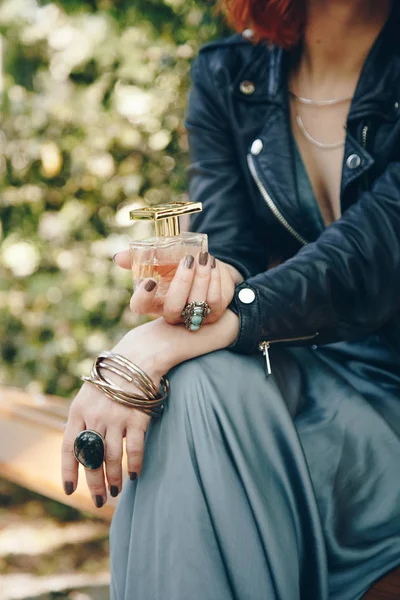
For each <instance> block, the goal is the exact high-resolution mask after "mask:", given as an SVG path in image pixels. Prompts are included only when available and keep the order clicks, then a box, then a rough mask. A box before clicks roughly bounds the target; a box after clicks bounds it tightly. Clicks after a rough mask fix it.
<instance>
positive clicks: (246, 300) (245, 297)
mask: <svg viewBox="0 0 400 600" xmlns="http://www.w3.org/2000/svg"><path fill="white" fill-rule="evenodd" d="M238 298H239V300H240V302H242V303H243V304H251V303H252V302H254V300H255V299H256V295H255V293H254V292H253V290H252V289H250V288H242V289H241V290H240V292H239V293H238Z"/></svg>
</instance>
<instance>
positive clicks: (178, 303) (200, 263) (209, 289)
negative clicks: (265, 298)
mask: <svg viewBox="0 0 400 600" xmlns="http://www.w3.org/2000/svg"><path fill="white" fill-rule="evenodd" d="M114 261H115V262H116V264H117V265H119V266H120V267H122V268H125V269H130V268H131V264H130V256H129V251H126V252H119V253H118V254H116V255H115V257H114ZM234 289H235V280H234V273H233V271H232V268H231V267H229V265H226V264H225V263H223V262H221V261H218V260H215V258H214V257H213V256H210V255H209V253H208V252H200V253H199V254H198V255H197V256H196V257H193V256H191V255H190V254H187V255H186V256H184V257H183V258H182V260H181V261H180V263H179V266H178V269H177V271H176V273H175V275H174V277H173V279H172V281H171V283H170V286H169V289H168V292H167V294H166V295H165V297H164V298H163V299H160V298H158V297H157V296H156V293H157V283H156V282H155V280H154V279H145V280H144V281H143V282H142V283H141V284H140V285H139V286H138V287H137V289H136V290H135V292H134V294H133V296H132V298H131V302H130V306H131V309H132V311H133V312H135V313H137V314H157V315H160V316H162V317H164V319H165V320H166V321H167V323H170V324H171V325H175V324H177V323H181V322H182V321H183V319H182V311H183V309H184V308H185V305H186V304H187V303H188V302H203V301H206V302H207V304H208V306H209V308H210V311H211V312H210V314H209V315H208V316H207V317H206V323H209V324H210V323H214V322H215V321H217V320H218V319H219V318H220V317H221V316H222V314H223V313H224V312H225V310H226V308H227V306H228V305H229V303H230V302H231V300H232V297H233V294H234Z"/></svg>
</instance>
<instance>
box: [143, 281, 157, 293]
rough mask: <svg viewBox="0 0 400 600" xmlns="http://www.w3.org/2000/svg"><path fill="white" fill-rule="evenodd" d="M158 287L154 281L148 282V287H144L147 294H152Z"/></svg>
mask: <svg viewBox="0 0 400 600" xmlns="http://www.w3.org/2000/svg"><path fill="white" fill-rule="evenodd" d="M156 285H157V281H154V279H149V280H148V281H146V285H145V286H144V289H145V290H146V292H151V291H152V290H154V288H155V287H156Z"/></svg>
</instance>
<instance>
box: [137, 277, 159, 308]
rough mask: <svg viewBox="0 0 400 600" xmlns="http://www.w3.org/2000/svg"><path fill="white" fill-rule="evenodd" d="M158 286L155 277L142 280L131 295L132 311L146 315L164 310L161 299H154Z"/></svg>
mask: <svg viewBox="0 0 400 600" xmlns="http://www.w3.org/2000/svg"><path fill="white" fill-rule="evenodd" d="M157 287H158V284H157V282H156V281H155V280H154V279H145V280H144V281H142V282H141V284H140V285H139V286H138V287H137V288H136V290H135V293H134V294H133V296H132V297H131V301H130V307H131V310H132V312H135V313H137V314H138V315H146V314H149V313H156V312H157V311H159V310H162V303H161V302H160V300H158V301H155V299H154V297H155V295H156V293H157Z"/></svg>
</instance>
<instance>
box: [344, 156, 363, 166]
mask: <svg viewBox="0 0 400 600" xmlns="http://www.w3.org/2000/svg"><path fill="white" fill-rule="evenodd" d="M346 165H347V168H348V169H358V167H359V166H360V165H361V158H360V157H359V156H358V154H350V156H349V158H348V159H347V160H346Z"/></svg>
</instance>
